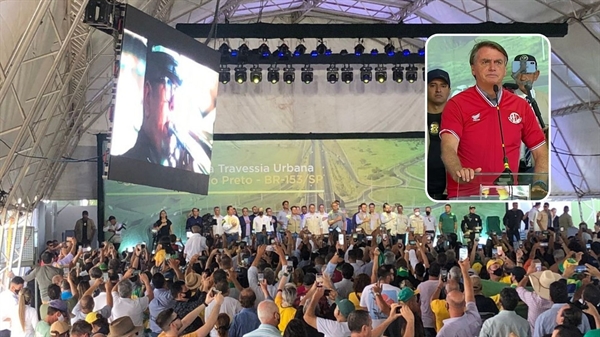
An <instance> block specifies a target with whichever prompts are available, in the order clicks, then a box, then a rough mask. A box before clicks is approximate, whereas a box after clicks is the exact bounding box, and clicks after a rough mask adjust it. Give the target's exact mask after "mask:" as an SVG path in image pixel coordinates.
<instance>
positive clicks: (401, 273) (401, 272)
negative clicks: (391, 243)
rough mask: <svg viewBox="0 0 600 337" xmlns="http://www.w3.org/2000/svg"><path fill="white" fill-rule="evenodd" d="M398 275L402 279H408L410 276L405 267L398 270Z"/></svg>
mask: <svg viewBox="0 0 600 337" xmlns="http://www.w3.org/2000/svg"><path fill="white" fill-rule="evenodd" d="M396 275H398V276H400V277H408V275H409V273H408V269H406V268H404V267H400V268H398V271H397V272H396Z"/></svg>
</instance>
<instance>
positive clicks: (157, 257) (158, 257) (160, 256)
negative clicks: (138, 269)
mask: <svg viewBox="0 0 600 337" xmlns="http://www.w3.org/2000/svg"><path fill="white" fill-rule="evenodd" d="M166 257H167V252H166V251H165V250H164V249H161V250H159V251H158V252H156V254H154V262H155V265H156V266H160V265H161V264H162V263H163V262H165V259H166Z"/></svg>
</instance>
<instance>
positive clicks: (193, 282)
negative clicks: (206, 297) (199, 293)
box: [185, 273, 202, 290]
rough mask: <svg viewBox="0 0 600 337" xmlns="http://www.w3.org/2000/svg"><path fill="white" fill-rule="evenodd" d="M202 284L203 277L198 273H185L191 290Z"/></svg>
mask: <svg viewBox="0 0 600 337" xmlns="http://www.w3.org/2000/svg"><path fill="white" fill-rule="evenodd" d="M201 285H202V278H201V277H200V275H198V274H196V273H189V274H187V275H185V286H186V287H187V288H188V289H190V290H196V289H198V288H200V286H201Z"/></svg>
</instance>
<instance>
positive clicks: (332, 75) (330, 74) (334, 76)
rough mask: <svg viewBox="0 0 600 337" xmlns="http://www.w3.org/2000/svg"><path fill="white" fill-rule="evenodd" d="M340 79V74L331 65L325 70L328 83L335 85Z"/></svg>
mask: <svg viewBox="0 0 600 337" xmlns="http://www.w3.org/2000/svg"><path fill="white" fill-rule="evenodd" d="M339 78H340V74H339V69H338V68H337V67H336V66H334V65H331V66H330V67H329V68H327V82H329V83H332V84H333V83H336V82H337V81H338V80H339Z"/></svg>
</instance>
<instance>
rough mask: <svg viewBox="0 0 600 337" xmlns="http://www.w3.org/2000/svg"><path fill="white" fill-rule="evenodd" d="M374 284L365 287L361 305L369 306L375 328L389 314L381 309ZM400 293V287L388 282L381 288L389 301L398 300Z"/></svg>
mask: <svg viewBox="0 0 600 337" xmlns="http://www.w3.org/2000/svg"><path fill="white" fill-rule="evenodd" d="M373 286H374V284H369V285H368V286H366V287H365V289H363V292H362V295H361V296H360V306H361V307H363V308H367V311H368V312H369V316H371V319H372V320H373V328H376V327H378V326H379V325H380V324H381V323H382V322H383V321H384V320H385V319H386V318H387V315H385V314H384V313H382V312H381V309H379V306H378V305H377V302H376V301H375V294H374V293H373ZM399 293H400V288H397V287H394V286H393V285H390V284H387V283H384V284H383V286H382V288H381V296H382V297H383V299H384V300H385V301H386V302H387V303H396V302H398V294H399Z"/></svg>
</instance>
